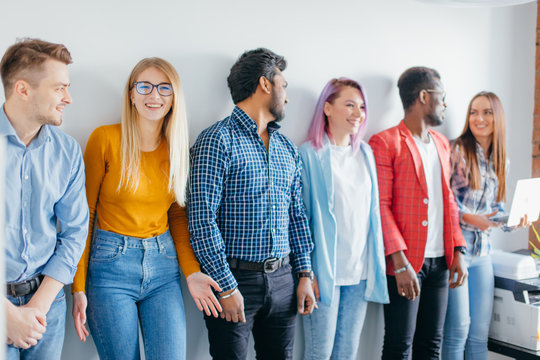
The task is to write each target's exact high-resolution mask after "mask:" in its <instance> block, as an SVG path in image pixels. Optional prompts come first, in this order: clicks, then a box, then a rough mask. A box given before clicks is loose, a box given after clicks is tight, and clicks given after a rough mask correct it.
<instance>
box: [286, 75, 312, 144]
mask: <svg viewBox="0 0 540 360" xmlns="http://www.w3.org/2000/svg"><path fill="white" fill-rule="evenodd" d="M317 96H318V94H315V93H314V92H313V91H310V90H309V89H307V88H304V87H299V86H292V85H289V87H288V88H287V97H288V98H289V103H288V104H287V105H285V118H284V119H283V121H282V122H281V123H280V124H281V132H282V133H283V134H285V135H286V136H287V137H288V138H289V139H291V140H292V141H293V142H294V143H295V144H296V145H298V146H300V145H302V144H303V143H304V141H306V136H307V132H308V129H309V124H310V123H311V118H312V116H313V111H314V110H315V104H316V103H317Z"/></svg>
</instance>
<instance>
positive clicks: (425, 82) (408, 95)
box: [397, 66, 441, 110]
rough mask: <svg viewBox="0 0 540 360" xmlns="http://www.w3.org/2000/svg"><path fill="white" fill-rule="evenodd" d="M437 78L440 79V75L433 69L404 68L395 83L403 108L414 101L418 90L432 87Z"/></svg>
mask: <svg viewBox="0 0 540 360" xmlns="http://www.w3.org/2000/svg"><path fill="white" fill-rule="evenodd" d="M437 80H441V75H439V73H438V72H437V70H435V69H431V68H428V67H423V66H416V67H412V68H410V69H407V70H405V72H404V73H403V74H401V76H400V77H399V80H398V84H397V85H398V88H399V97H400V98H401V103H402V104H403V109H405V110H407V109H408V108H409V107H411V106H412V105H413V104H414V103H415V101H416V99H418V96H419V95H420V91H422V90H424V89H433V88H434V87H435V85H436V82H437Z"/></svg>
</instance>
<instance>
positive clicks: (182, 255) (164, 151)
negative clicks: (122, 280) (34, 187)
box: [71, 124, 200, 292]
mask: <svg viewBox="0 0 540 360" xmlns="http://www.w3.org/2000/svg"><path fill="white" fill-rule="evenodd" d="M120 138H121V127H120V124H115V125H107V126H101V127H99V128H97V129H96V130H94V132H93V133H92V135H90V138H89V139H88V144H87V145H86V150H85V152H84V162H85V168H86V169H85V170H86V198H87V200H88V207H89V208H90V231H89V232H88V238H87V239H86V248H85V250H84V253H83V256H82V258H81V260H80V262H79V265H78V267H77V273H76V274H75V279H74V280H73V285H72V287H71V291H72V292H77V291H85V285H86V273H87V268H88V258H89V254H90V246H91V241H92V231H93V229H94V219H95V217H96V215H97V227H98V228H99V229H102V230H107V231H112V232H115V233H119V234H123V235H128V236H134V237H139V238H149V237H152V236H156V235H159V234H162V233H164V232H165V231H167V229H169V226H170V231H171V235H172V238H173V240H174V244H175V247H176V252H177V254H178V262H179V264H180V266H181V268H182V271H183V273H184V275H185V276H186V277H187V276H189V275H191V274H192V273H194V272H197V271H200V267H199V263H198V262H197V259H196V258H195V254H194V253H193V249H192V248H191V245H190V243H189V231H188V221H187V217H186V213H185V211H184V209H183V208H181V207H180V206H178V204H177V203H176V202H175V201H174V194H173V193H170V192H169V190H168V186H169V185H168V184H169V183H168V182H169V151H168V147H167V142H166V141H165V140H163V141H162V142H161V144H160V145H159V146H158V148H157V149H155V150H154V151H150V152H141V164H140V165H141V167H140V181H139V186H138V188H137V190H136V191H131V190H126V189H125V188H122V189H120V190H119V191H118V184H119V183H120V169H121V159H120Z"/></svg>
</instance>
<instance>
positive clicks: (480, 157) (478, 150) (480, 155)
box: [475, 141, 491, 162]
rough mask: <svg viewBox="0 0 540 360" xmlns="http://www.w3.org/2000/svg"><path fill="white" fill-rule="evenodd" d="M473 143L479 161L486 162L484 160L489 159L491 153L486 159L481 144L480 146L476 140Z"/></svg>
mask: <svg viewBox="0 0 540 360" xmlns="http://www.w3.org/2000/svg"><path fill="white" fill-rule="evenodd" d="M475 143H476V154H477V156H478V160H479V161H480V162H486V161H489V160H491V155H490V156H489V158H488V159H487V160H486V154H484V149H483V148H482V146H480V144H479V143H478V142H477V141H475Z"/></svg>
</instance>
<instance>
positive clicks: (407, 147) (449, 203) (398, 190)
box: [369, 121, 465, 275]
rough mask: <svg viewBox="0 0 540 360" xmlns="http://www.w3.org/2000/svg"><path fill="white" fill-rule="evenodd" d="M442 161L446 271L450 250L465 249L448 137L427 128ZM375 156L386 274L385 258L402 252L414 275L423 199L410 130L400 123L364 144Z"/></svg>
mask: <svg viewBox="0 0 540 360" xmlns="http://www.w3.org/2000/svg"><path fill="white" fill-rule="evenodd" d="M428 131H429V133H430V135H431V137H432V139H433V140H434V142H435V146H436V147H437V152H438V153H439V159H440V161H441V170H442V171H441V174H442V191H443V204H444V253H445V256H446V263H447V265H448V268H450V266H451V264H452V261H453V258H454V247H456V246H465V240H464V239H463V235H461V229H460V227H459V215H458V214H459V213H458V208H457V205H456V201H455V199H454V194H453V193H452V189H451V188H450V145H449V143H448V139H446V138H445V137H444V136H443V135H441V134H439V133H438V132H436V131H433V130H428ZM369 145H371V148H372V149H373V153H374V155H375V163H376V166H377V176H378V179H379V194H380V204H381V220H382V230H383V238H384V247H385V255H386V271H387V273H388V274H389V275H394V265H393V263H392V261H391V259H390V256H389V255H390V254H393V253H395V252H397V251H400V250H403V251H404V252H405V256H407V259H408V260H409V262H410V263H411V265H412V267H413V268H414V270H415V271H416V272H417V273H418V272H419V271H420V269H421V268H422V264H423V263H424V250H425V247H426V241H427V229H428V228H427V216H428V214H427V213H428V204H427V203H428V198H427V196H428V195H427V194H428V192H427V184H426V177H425V175H424V167H423V165H422V158H421V157H420V153H419V152H418V148H417V147H416V144H415V142H414V139H413V137H412V134H411V132H410V131H409V129H408V128H407V127H406V126H405V123H404V122H403V121H401V122H400V123H399V125H398V126H395V127H392V128H390V129H387V130H385V131H382V132H380V133H378V134H375V135H373V136H372V137H371V139H370V140H369Z"/></svg>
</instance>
